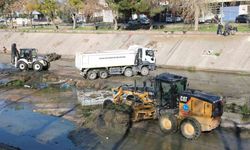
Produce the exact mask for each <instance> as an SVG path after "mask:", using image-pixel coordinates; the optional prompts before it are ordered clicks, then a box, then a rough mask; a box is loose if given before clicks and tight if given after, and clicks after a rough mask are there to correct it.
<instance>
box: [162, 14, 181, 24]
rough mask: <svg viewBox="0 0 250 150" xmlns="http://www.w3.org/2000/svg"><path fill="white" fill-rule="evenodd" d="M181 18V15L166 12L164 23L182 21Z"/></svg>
mask: <svg viewBox="0 0 250 150" xmlns="http://www.w3.org/2000/svg"><path fill="white" fill-rule="evenodd" d="M182 21H183V19H182V17H181V16H178V15H177V16H174V15H172V14H166V23H177V22H182Z"/></svg>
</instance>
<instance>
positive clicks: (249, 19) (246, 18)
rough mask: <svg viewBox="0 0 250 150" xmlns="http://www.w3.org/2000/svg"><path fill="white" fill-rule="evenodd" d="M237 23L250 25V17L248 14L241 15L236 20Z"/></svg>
mask: <svg viewBox="0 0 250 150" xmlns="http://www.w3.org/2000/svg"><path fill="white" fill-rule="evenodd" d="M235 22H236V23H249V22H250V16H249V15H247V14H244V15H239V16H237V17H236V18H235Z"/></svg>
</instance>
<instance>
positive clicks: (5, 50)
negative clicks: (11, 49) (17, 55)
mask: <svg viewBox="0 0 250 150" xmlns="http://www.w3.org/2000/svg"><path fill="white" fill-rule="evenodd" d="M3 53H5V54H6V53H7V48H6V47H5V46H4V47H3Z"/></svg>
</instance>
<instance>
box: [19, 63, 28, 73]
mask: <svg viewBox="0 0 250 150" xmlns="http://www.w3.org/2000/svg"><path fill="white" fill-rule="evenodd" d="M17 67H18V69H19V70H21V71H24V70H27V69H28V65H27V64H26V63H25V62H23V61H20V62H18V63H17Z"/></svg>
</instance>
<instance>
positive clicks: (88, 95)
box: [77, 90, 112, 106]
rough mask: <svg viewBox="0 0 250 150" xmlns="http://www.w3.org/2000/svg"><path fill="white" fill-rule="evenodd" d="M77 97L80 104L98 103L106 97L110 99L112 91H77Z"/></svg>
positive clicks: (101, 102)
mask: <svg viewBox="0 0 250 150" xmlns="http://www.w3.org/2000/svg"><path fill="white" fill-rule="evenodd" d="M77 99H78V101H79V102H80V103H81V104H82V105H86V106H88V105H100V104H103V102H104V101H105V100H106V99H112V92H111V91H104V90H99V91H91V92H87V91H79V90H78V91H77Z"/></svg>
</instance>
